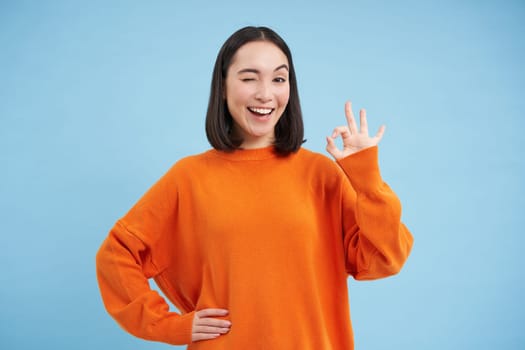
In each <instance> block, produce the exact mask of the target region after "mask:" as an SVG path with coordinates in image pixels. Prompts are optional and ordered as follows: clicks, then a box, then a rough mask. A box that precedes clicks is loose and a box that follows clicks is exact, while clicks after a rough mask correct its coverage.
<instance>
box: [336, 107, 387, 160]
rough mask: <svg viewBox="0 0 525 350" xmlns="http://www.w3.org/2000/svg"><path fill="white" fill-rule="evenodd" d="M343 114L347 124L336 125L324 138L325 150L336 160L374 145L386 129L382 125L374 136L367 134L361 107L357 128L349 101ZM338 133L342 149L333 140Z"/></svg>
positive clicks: (363, 111)
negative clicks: (358, 126)
mask: <svg viewBox="0 0 525 350" xmlns="http://www.w3.org/2000/svg"><path fill="white" fill-rule="evenodd" d="M345 114H346V120H347V122H348V125H347V126H346V125H345V126H338V127H337V128H335V129H334V132H333V133H332V135H331V136H328V137H327V138H326V142H327V144H326V150H327V151H328V153H330V154H331V155H332V156H333V157H334V158H335V159H336V160H339V159H342V158H345V157H347V156H349V155H351V154H354V153H356V152H359V151H361V150H363V149H365V148H368V147H373V146H376V145H377V144H378V143H379V141H380V140H381V138H382V137H383V134H384V133H385V129H386V127H385V126H384V125H382V126H381V127H380V128H379V130H378V132H377V134H376V135H375V136H374V137H370V136H368V124H367V121H366V111H365V110H364V109H361V110H360V111H359V119H360V124H361V128H360V129H359V130H358V129H357V124H356V121H355V118H354V113H353V112H352V103H351V102H350V101H348V102H346V104H345ZM339 135H341V138H342V139H343V149H342V150H340V149H339V148H338V147H337V146H336V145H335V142H334V140H335V139H337V137H338V136H339Z"/></svg>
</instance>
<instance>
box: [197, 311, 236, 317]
mask: <svg viewBox="0 0 525 350" xmlns="http://www.w3.org/2000/svg"><path fill="white" fill-rule="evenodd" d="M227 314H228V310H226V309H202V310H199V311H197V312H196V313H195V315H197V317H199V318H203V317H221V316H226V315H227Z"/></svg>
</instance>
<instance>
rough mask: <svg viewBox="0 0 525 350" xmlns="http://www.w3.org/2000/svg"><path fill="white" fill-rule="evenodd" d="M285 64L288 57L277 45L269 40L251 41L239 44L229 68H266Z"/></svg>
mask: <svg viewBox="0 0 525 350" xmlns="http://www.w3.org/2000/svg"><path fill="white" fill-rule="evenodd" d="M283 64H286V65H288V58H286V55H285V54H284V52H283V51H282V50H281V49H280V48H279V47H277V45H275V44H273V43H271V42H269V41H252V42H249V43H246V44H244V45H243V46H241V47H240V48H239V49H238V50H237V52H236V53H235V55H234V56H233V59H232V62H231V64H230V68H232V67H237V68H241V69H242V68H247V67H249V68H259V69H263V68H267V69H271V70H273V69H275V68H276V67H278V66H280V65H283Z"/></svg>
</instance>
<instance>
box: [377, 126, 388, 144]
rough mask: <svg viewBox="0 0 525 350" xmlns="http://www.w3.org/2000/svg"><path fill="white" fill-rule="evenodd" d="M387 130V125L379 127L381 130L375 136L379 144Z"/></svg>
mask: <svg viewBox="0 0 525 350" xmlns="http://www.w3.org/2000/svg"><path fill="white" fill-rule="evenodd" d="M385 130H386V126H385V125H381V126H380V127H379V130H378V131H377V134H376V136H375V138H377V142H379V141H381V139H382V138H383V135H384V134H385Z"/></svg>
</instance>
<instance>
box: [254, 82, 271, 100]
mask: <svg viewBox="0 0 525 350" xmlns="http://www.w3.org/2000/svg"><path fill="white" fill-rule="evenodd" d="M255 98H256V99H257V100H259V101H261V102H270V101H271V100H272V88H271V83H268V82H264V81H261V82H260V84H259V86H258V88H257V93H256V94H255Z"/></svg>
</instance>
